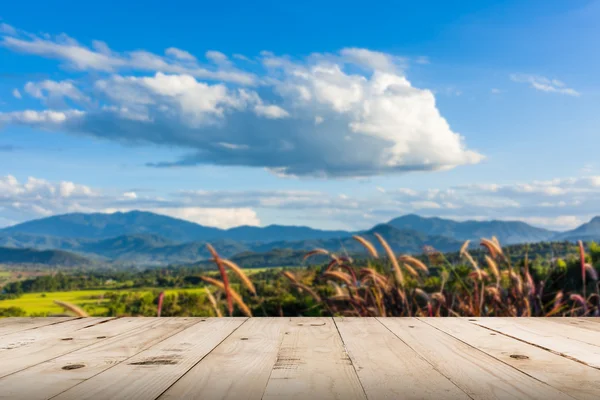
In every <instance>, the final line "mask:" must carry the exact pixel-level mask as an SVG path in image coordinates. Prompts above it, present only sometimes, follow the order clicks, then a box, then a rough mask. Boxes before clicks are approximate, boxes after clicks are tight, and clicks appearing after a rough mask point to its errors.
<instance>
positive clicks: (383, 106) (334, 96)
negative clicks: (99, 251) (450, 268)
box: [0, 30, 482, 177]
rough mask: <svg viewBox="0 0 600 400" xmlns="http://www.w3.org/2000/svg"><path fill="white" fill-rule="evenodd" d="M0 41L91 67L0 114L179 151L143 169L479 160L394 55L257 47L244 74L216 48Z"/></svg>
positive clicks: (28, 38) (332, 171)
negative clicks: (48, 104)
mask: <svg viewBox="0 0 600 400" xmlns="http://www.w3.org/2000/svg"><path fill="white" fill-rule="evenodd" d="M0 44H2V45H3V46H4V47H7V48H9V49H11V50H14V51H19V52H23V53H28V54H34V55H38V56H43V57H48V58H55V59H59V60H61V61H62V62H63V63H64V64H65V66H66V67H68V68H70V69H77V70H82V71H93V72H94V73H93V74H90V76H89V79H88V82H87V84H86V85H84V86H85V87H81V88H78V87H76V86H75V84H74V82H73V81H72V80H70V81H68V82H49V81H45V82H43V83H35V82H32V83H28V84H27V85H26V87H25V92H26V93H29V94H33V95H34V97H37V98H44V99H45V98H52V99H53V100H54V102H53V104H54V103H59V102H57V101H56V100H57V98H60V97H61V96H62V97H65V99H64V107H62V108H61V109H45V110H43V109H40V110H23V111H16V112H15V111H13V112H11V113H0V122H4V123H9V124H10V123H17V124H26V125H32V126H37V127H40V128H44V129H50V130H56V131H60V132H66V133H71V134H79V135H92V136H96V137H101V138H106V139H110V140H115V141H119V142H122V143H128V144H136V143H141V144H144V143H148V144H158V145H164V146H171V147H173V146H174V147H177V148H180V149H181V150H182V152H183V153H185V155H184V156H182V157H181V158H180V159H176V160H149V165H152V166H158V167H169V166H192V165H198V164H215V165H234V166H249V167H262V168H267V169H269V170H271V171H273V172H275V173H277V174H281V175H295V176H317V177H357V176H372V175H382V174H389V173H395V172H405V171H434V170H441V169H450V168H453V167H456V166H459V165H465V164H473V163H477V162H479V161H480V160H481V159H482V156H481V155H480V154H479V153H477V152H476V151H472V150H470V149H468V148H467V146H466V144H465V143H464V140H463V138H462V136H461V135H459V134H458V133H456V132H454V131H453V130H452V129H451V127H450V125H449V124H448V122H447V121H446V119H445V118H444V117H443V116H442V115H441V114H440V112H439V110H438V108H437V106H436V102H435V97H434V95H433V93H432V92H431V91H429V90H426V89H419V88H415V87H413V86H412V85H411V83H410V82H409V81H408V79H407V77H406V75H405V73H404V72H403V68H402V66H403V63H404V60H403V59H401V58H399V57H396V56H393V55H390V54H386V53H382V52H373V51H370V50H367V49H355V48H347V49H342V50H341V51H339V52H338V53H336V54H313V55H311V56H310V57H307V58H305V59H298V60H294V59H292V58H290V57H287V56H275V55H273V54H271V53H268V52H263V53H262V54H261V55H260V56H259V57H257V58H256V61H258V63H257V64H252V68H253V71H244V70H242V69H241V68H238V67H236V66H235V65H234V62H233V60H231V59H229V58H228V57H227V56H226V55H224V54H222V53H219V52H216V51H210V52H207V53H206V55H205V58H206V65H203V64H201V62H200V61H198V59H197V58H196V57H194V56H193V55H191V54H189V53H188V52H186V51H185V50H180V49H176V48H169V49H167V51H166V54H165V55H164V56H161V55H157V54H153V53H149V52H145V51H135V52H125V53H116V52H114V51H112V50H110V48H108V46H107V45H106V44H104V43H102V42H95V43H94V46H93V47H92V48H89V47H85V46H83V45H81V44H79V43H78V42H76V41H75V40H73V39H71V38H68V37H66V36H64V35H62V36H59V37H55V38H51V37H43V38H40V37H36V36H32V35H30V34H28V35H23V34H21V33H19V31H18V30H15V31H14V32H13V34H7V33H5V35H4V37H3V39H2V42H0ZM242 62H244V61H242ZM246 64H248V63H246ZM98 74H99V75H98ZM89 80H92V81H93V82H92V83H91V84H90V83H89ZM42 88H43V92H42V90H41V89H42ZM66 89H68V90H66Z"/></svg>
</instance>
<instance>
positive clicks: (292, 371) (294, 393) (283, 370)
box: [263, 318, 366, 400]
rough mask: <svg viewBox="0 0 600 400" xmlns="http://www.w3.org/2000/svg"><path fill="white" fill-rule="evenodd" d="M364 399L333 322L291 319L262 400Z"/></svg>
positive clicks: (319, 319)
mask: <svg viewBox="0 0 600 400" xmlns="http://www.w3.org/2000/svg"><path fill="white" fill-rule="evenodd" d="M307 393H311V394H312V395H311V396H310V397H311V398H315V399H316V398H318V399H344V400H346V399H347V400H352V399H365V398H366V396H365V393H364V391H363V388H362V386H361V384H360V381H359V379H358V376H357V374H356V371H355V370H354V367H353V366H352V361H351V360H350V358H349V357H348V354H347V353H346V351H345V349H344V344H343V342H342V339H341V337H340V335H339V333H338V331H337V329H336V326H335V324H334V322H333V319H331V318H292V319H291V324H290V328H289V330H288V333H287V334H286V335H284V337H283V341H282V343H281V347H280V349H279V353H278V354H277V362H276V363H275V365H274V367H273V370H272V371H271V376H270V378H269V382H268V384H267V388H266V390H265V394H264V396H263V399H265V400H269V399H301V400H305V399H307V398H309V396H307Z"/></svg>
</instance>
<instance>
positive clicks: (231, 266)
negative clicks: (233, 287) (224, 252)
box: [221, 259, 256, 295]
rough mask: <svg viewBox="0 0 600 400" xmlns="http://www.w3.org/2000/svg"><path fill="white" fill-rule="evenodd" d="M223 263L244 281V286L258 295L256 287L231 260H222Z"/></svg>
mask: <svg viewBox="0 0 600 400" xmlns="http://www.w3.org/2000/svg"><path fill="white" fill-rule="evenodd" d="M221 262H222V263H223V264H224V265H225V266H226V267H227V268H229V269H230V270H232V271H233V272H234V273H235V274H236V275H237V276H238V278H240V280H241V281H242V283H243V284H244V286H246V287H247V288H248V290H249V291H250V292H251V293H252V294H254V295H256V288H255V287H254V284H253V283H252V281H251V280H250V278H248V276H247V275H246V274H245V273H244V271H243V270H242V269H241V268H240V267H239V266H238V265H237V264H236V263H234V262H233V261H230V260H226V259H221Z"/></svg>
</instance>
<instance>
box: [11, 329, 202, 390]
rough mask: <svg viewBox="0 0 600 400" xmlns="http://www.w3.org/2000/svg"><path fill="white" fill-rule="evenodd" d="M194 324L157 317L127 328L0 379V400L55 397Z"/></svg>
mask: <svg viewBox="0 0 600 400" xmlns="http://www.w3.org/2000/svg"><path fill="white" fill-rule="evenodd" d="M197 322H199V319H198V318H156V319H150V320H149V321H146V323H143V324H141V325H136V326H129V327H128V329H127V330H126V331H125V332H123V333H121V334H117V335H115V336H113V337H111V338H109V339H106V340H102V341H100V342H98V343H95V344H92V345H90V346H87V347H84V348H82V349H79V350H76V351H73V352H71V353H69V354H65V355H63V356H60V357H57V358H55V359H53V360H50V361H46V362H43V363H41V364H37V365H34V366H32V367H30V368H27V369H25V370H22V371H20V372H17V373H14V374H12V375H9V376H6V377H4V378H2V379H0V399H14V400H21V399H22V400H36V399H48V398H50V397H53V396H56V395H58V394H60V393H62V392H64V391H66V390H68V389H70V388H71V387H74V386H76V385H78V384H80V383H81V382H83V381H85V380H87V379H89V378H91V377H93V376H95V375H97V374H99V373H101V372H103V371H105V370H107V369H109V368H111V367H113V366H114V365H116V364H119V363H121V362H124V361H125V360H127V359H128V358H130V357H132V356H134V355H136V354H137V353H139V352H141V351H143V350H145V349H147V348H149V347H151V346H152V345H154V344H156V343H158V342H160V341H162V340H164V339H166V338H168V337H170V336H172V335H174V334H176V333H178V332H180V331H182V330H183V329H185V328H187V327H189V326H191V325H193V324H195V323H197Z"/></svg>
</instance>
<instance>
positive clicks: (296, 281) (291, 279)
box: [281, 271, 300, 283]
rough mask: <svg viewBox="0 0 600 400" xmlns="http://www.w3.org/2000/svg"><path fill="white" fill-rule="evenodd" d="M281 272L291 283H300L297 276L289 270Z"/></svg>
mask: <svg viewBox="0 0 600 400" xmlns="http://www.w3.org/2000/svg"><path fill="white" fill-rule="evenodd" d="M281 274H282V275H283V276H285V277H286V278H288V279H289V280H290V281H291V282H292V283H300V282H298V278H296V277H295V276H294V274H292V273H291V272H290V271H282V272H281Z"/></svg>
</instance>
